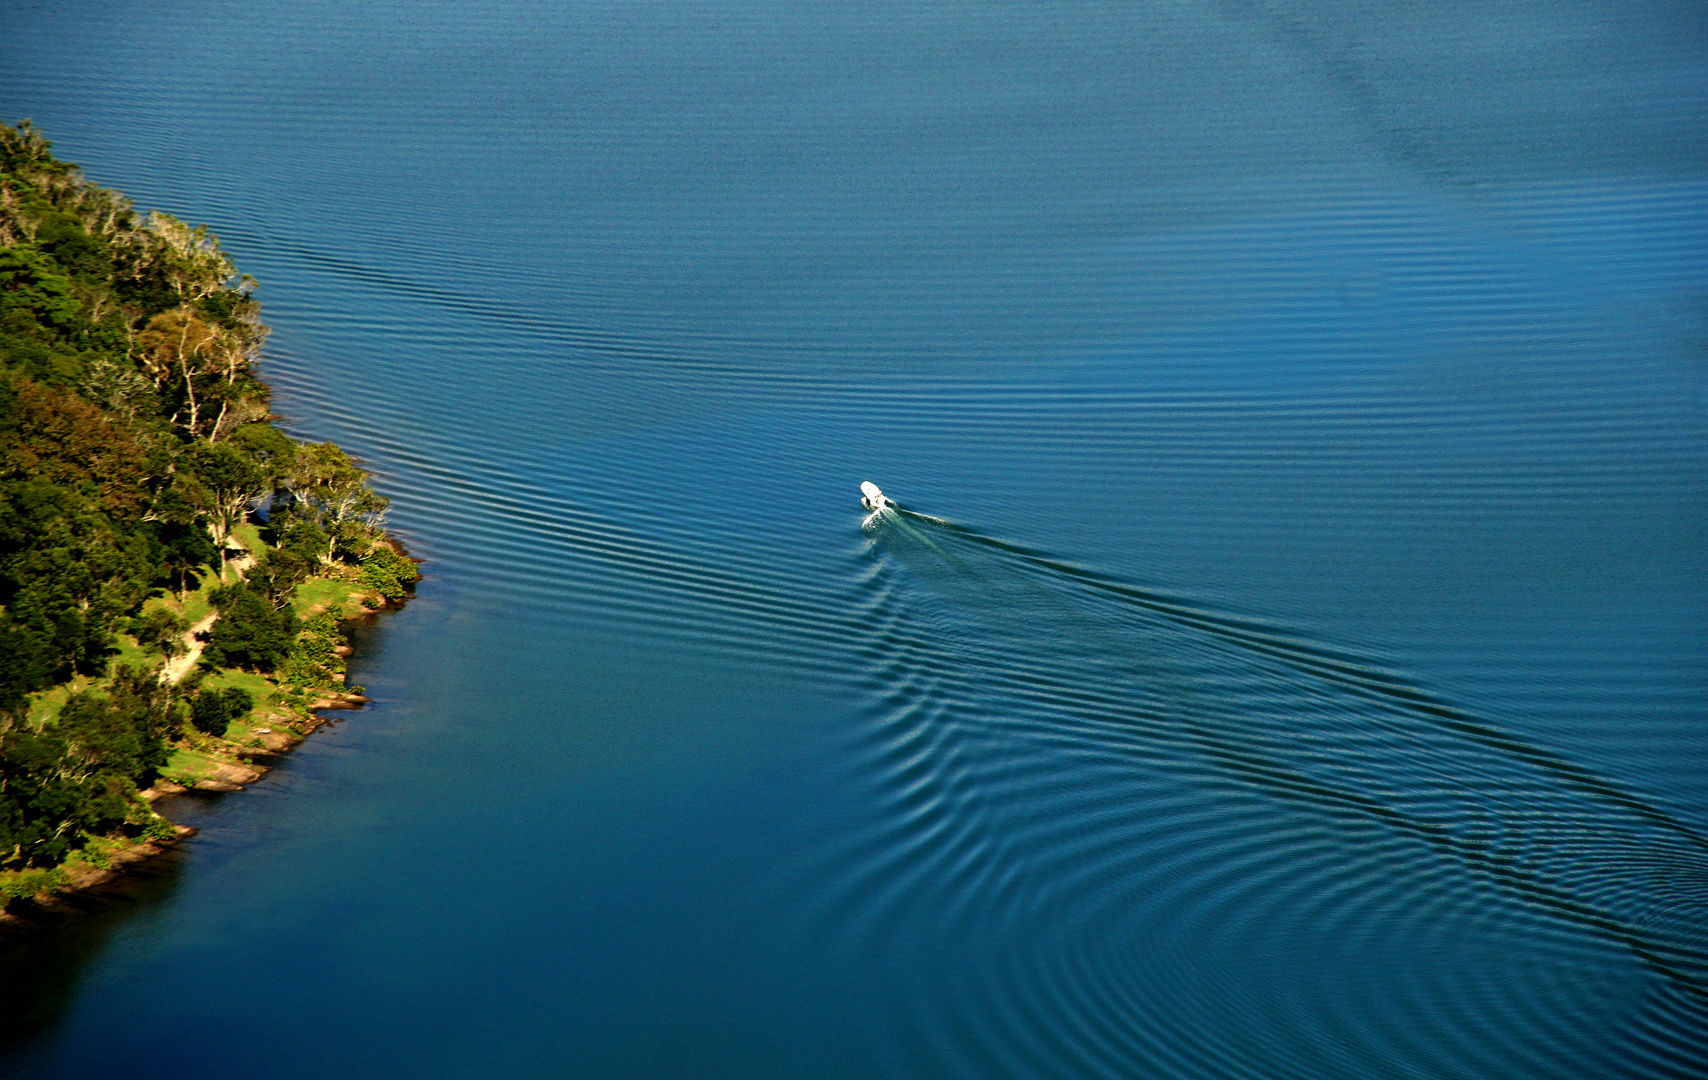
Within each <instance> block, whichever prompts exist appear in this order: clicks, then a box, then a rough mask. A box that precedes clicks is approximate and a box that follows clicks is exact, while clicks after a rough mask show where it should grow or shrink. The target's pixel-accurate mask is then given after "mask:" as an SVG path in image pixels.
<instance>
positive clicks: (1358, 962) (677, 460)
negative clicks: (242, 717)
mask: <svg viewBox="0 0 1708 1080" xmlns="http://www.w3.org/2000/svg"><path fill="white" fill-rule="evenodd" d="M1701 16H1702V10H1701V7H1700V5H1699V4H1694V3H1665V2H1646V0H1637V2H1631V0H1625V2H1621V3H1613V2H1610V0H1578V2H1574V3H1564V2H1561V3H1540V4H1521V3H1506V2H1496V3H1492V4H1491V3H1477V4H1471V3H1452V2H1438V3H1424V4H1417V5H1407V6H1404V7H1403V8H1389V7H1384V6H1380V5H1377V6H1371V5H1367V4H1352V3H1344V2H1338V0H1335V2H1325V3H1315V4H1304V3H1299V2H1296V0H1292V2H1288V0H1253V2H1242V0H1218V2H1205V3H1197V2H1180V3H1153V4H1133V3H1121V4H1116V3H1100V2H1089V3H1069V2H1062V3H1054V4H1048V5H1040V4H1014V3H998V2H969V3H948V2H940V0H919V2H915V3H909V4H893V3H886V2H882V0H873V2H864V0H862V2H853V3H843V4H828V3H815V2H811V0H808V2H802V3H791V4H784V3H769V2H754V3H739V2H734V3H687V2H682V0H632V2H624V3H618V2H588V3H581V2H560V3H546V2H511V3H502V4H500V3H493V2H489V0H475V2H469V3H463V4H455V5H452V4H443V3H424V2H419V0H374V2H350V0H344V2H339V3H329V2H325V0H302V2H296V3H290V4H270V5H231V4H220V3H212V2H209V0H181V2H177V3H173V4H151V3H140V2H135V0H111V2H101V3H95V2H89V0H64V2H57V3H39V2H30V0H18V2H14V3H11V4H9V5H8V6H7V10H6V11H5V13H4V14H0V116H4V118H5V119H7V120H9V121H15V120H17V119H19V118H22V117H25V116H28V117H32V118H33V119H34V120H35V121H36V122H37V123H38V124H39V125H40V126H41V127H42V128H43V130H44V131H45V133H46V134H47V136H48V137H49V138H50V139H53V140H54V141H55V144H56V153H58V154H59V155H60V156H62V157H65V158H68V159H70V160H74V161H78V162H80V163H82V165H83V166H84V168H85V170H86V172H87V173H88V174H89V175H90V176H91V177H93V178H94V179H96V180H97V181H99V182H101V183H104V184H108V185H111V186H114V187H117V188H119V189H121V190H123V191H125V192H126V193H128V194H129V195H130V196H132V197H133V198H134V199H135V200H136V202H137V204H138V206H139V207H140V208H142V209H151V208H159V209H163V210H167V211H169V212H171V213H174V214H176V215H178V216H181V217H184V218H186V219H189V220H192V221H201V222H207V223H208V224H209V225H211V226H212V228H213V229H214V231H215V232H217V233H218V234H219V235H220V236H221V237H222V238H223V241H224V244H225V247H226V249H227V250H228V251H229V252H231V253H232V254H233V256H234V257H235V259H236V261H237V263H238V265H239V266H240V267H241V268H242V269H243V270H245V271H247V272H249V273H251V274H254V275H255V276H256V277H257V278H259V279H260V281H261V289H260V292H259V293H258V296H259V298H260V299H261V300H262V301H263V302H264V304H265V313H264V318H265V320H266V321H267V322H268V323H269V324H270V325H271V326H272V327H273V331H274V332H273V336H272V338H271V341H270V343H269V352H268V359H267V361H266V363H265V365H264V375H265V377H266V378H267V379H268V380H269V381H270V382H271V383H272V384H273V385H274V387H275V389H276V394H275V405H276V408H277V409H278V411H279V412H280V413H281V414H283V415H284V416H285V417H286V426H287V427H288V429H289V430H290V431H291V432H292V433H293V434H295V435H297V436H299V437H302V438H311V439H333V440H336V441H337V442H339V443H340V444H342V445H344V446H346V447H348V448H349V449H351V450H352V451H353V452H354V453H356V454H358V455H360V456H361V457H362V458H363V459H365V460H366V461H367V462H368V464H369V466H370V467H371V468H372V469H374V470H375V473H376V484H377V485H378V487H379V488H380V489H381V490H382V491H383V492H384V493H385V494H387V495H389V496H390V497H391V499H392V500H393V512H392V517H391V525H392V527H393V528H394V529H395V530H396V531H397V532H398V533H399V535H401V536H402V537H403V538H404V539H405V540H406V542H407V543H408V545H409V546H410V548H411V550H412V552H413V553H414V554H416V555H418V556H420V557H422V558H424V559H426V560H427V562H426V563H425V565H424V567H423V569H424V570H425V572H426V575H427V576H426V579H425V580H424V581H423V582H422V584H421V586H420V590H419V598H418V599H417V600H416V601H415V602H413V603H412V604H410V605H409V606H408V607H407V608H405V609H404V610H403V611H401V612H398V613H396V614H393V615H388V616H386V617H384V618H382V619H381V620H379V621H378V622H377V624H376V625H374V626H372V627H370V628H366V629H364V630H363V631H362V632H361V635H360V640H359V651H358V653H357V655H356V657H355V659H354V660H353V663H352V669H351V679H352V681H353V682H356V683H360V684H362V685H364V686H366V687H367V688H368V691H369V693H370V694H371V695H372V696H373V697H374V698H375V704H374V705H373V706H372V707H371V708H369V709H367V710H366V711H363V712H359V713H349V714H342V719H341V720H340V722H339V723H337V724H336V725H335V726H334V727H332V728H331V729H328V730H327V731H324V732H322V733H320V734H318V735H316V736H315V737H313V738H312V739H311V740H310V741H309V743H308V744H307V745H306V746H305V747H304V748H303V749H302V750H301V751H299V752H298V753H297V754H295V755H294V756H293V757H292V758H291V759H290V760H289V762H288V763H287V764H286V765H285V766H283V767H282V768H280V769H279V770H277V771H276V772H275V773H273V774H272V775H271V776H269V777H268V778H267V779H266V780H265V781H263V782H261V783H259V784H257V785H255V786H254V787H252V788H251V789H250V790H249V791H247V792H244V793H242V794H236V795H232V796H228V797H223V798H219V799H212V800H195V801H180V802H179V803H177V804H176V805H173V806H171V807H170V808H169V813H170V814H171V815H172V816H174V817H175V818H176V819H177V820H179V821H182V822H185V823H189V824H193V825H196V826H198V827H199V828H200V830H201V832H200V834H199V835H198V836H197V837H196V838H195V839H194V841H193V842H191V843H190V844H189V845H187V848H186V851H185V852H184V854H183V856H182V857H181V858H180V859H178V860H177V861H175V862H173V863H171V864H170V865H169V866H166V867H163V868H161V869H160V870H159V872H158V873H157V875H156V876H155V877H154V879H152V880H151V881H150V882H148V883H146V884H145V885H144V886H142V887H140V888H139V893H138V897H137V899H136V900H135V901H134V902H133V903H130V904H126V905H123V906H122V907H119V908H115V909H113V910H111V911H108V912H105V913H102V914H100V915H98V916H93V917H90V918H88V919H85V920H82V921H80V922H79V923H77V924H75V925H72V926H69V927H66V928H64V929H62V930H61V931H59V932H57V933H55V934H53V935H50V936H49V937H47V938H44V939H41V940H39V941H36V942H33V943H31V944H29V945H28V946H25V947H23V948H21V949H17V950H14V951H12V952H11V953H10V954H8V955H7V956H6V957H5V958H3V959H0V981H3V982H5V983H7V984H9V987H10V988H9V989H8V991H7V994H8V997H9V999H10V1000H12V1001H14V1002H23V1003H27V1004H26V1005H14V1008H13V1015H12V1017H11V1018H10V1021H9V1022H8V1024H7V1025H6V1032H7V1034H6V1036H5V1041H4V1043H3V1044H0V1074H4V1075H9V1076H10V1075H15V1076H63V1077H105V1076H114V1075H125V1076H128V1077H133V1078H142V1077H154V1076H160V1077H167V1076H179V1075H182V1074H183V1072H184V1071H185V1070H186V1069H189V1070H192V1071H195V1070H202V1069H210V1068H219V1069H222V1070H228V1071H234V1072H239V1073H242V1074H243V1075H246V1076H253V1077H302V1076H311V1075H327V1076H353V1075H383V1076H412V1077H438V1076H446V1077H450V1076H507V1075H551V1076H573V1077H609V1078H630V1077H651V1076H658V1077H696V1078H698V1077H728V1078H743V1080H756V1078H769V1077H777V1078H804V1077H815V1078H848V1080H855V1078H872V1077H894V1078H940V1077H941V1078H967V1080H994V1078H1017V1080H1018V1078H1060V1077H1146V1078H1156V1077H1167V1078H1187V1077H1218V1078H1225V1077H1252V1078H1256V1077H1282V1076H1285V1077H1310V1078H1339V1077H1345V1078H1358V1080H1370V1078H1377V1077H1382V1078H1386V1077H1393V1078H1419V1077H1463V1076H1477V1077H1483V1078H1497V1077H1498V1078H1519V1077H1534V1078H1543V1077H1546V1078H1550V1080H1560V1078H1573V1077H1583V1078H1603V1080H1604V1078H1609V1077H1674V1076H1678V1077H1683V1076H1700V1075H1704V1074H1708V736H1705V734H1704V729H1703V722H1704V702H1705V701H1708V663H1705V660H1708V648H1705V646H1708V575H1705V573H1704V565H1705V559H1704V556H1705V553H1708V48H1705V45H1708V33H1705V26H1708V24H1705V23H1704V21H1703V19H1702V17H1701ZM865 480H870V481H873V482H876V483H877V484H879V485H880V486H882V487H883V489H884V490H885V492H886V493H888V494H889V495H890V496H891V497H892V498H894V499H895V500H897V501H898V503H899V504H900V506H901V509H900V510H896V511H889V512H885V513H883V514H880V515H878V516H876V517H875V518H873V519H872V520H870V521H867V520H866V517H867V515H866V514H865V512H864V511H863V510H862V509H861V507H860V505H859V484H860V482H861V481H865Z"/></svg>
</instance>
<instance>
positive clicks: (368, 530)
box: [286, 443, 391, 562]
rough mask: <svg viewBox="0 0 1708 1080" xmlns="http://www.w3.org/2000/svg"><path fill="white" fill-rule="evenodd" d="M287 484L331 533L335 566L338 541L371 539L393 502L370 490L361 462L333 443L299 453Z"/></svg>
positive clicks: (328, 550)
mask: <svg viewBox="0 0 1708 1080" xmlns="http://www.w3.org/2000/svg"><path fill="white" fill-rule="evenodd" d="M286 485H287V488H288V489H289V491H290V493H291V496H292V497H293V498H294V499H295V500H296V502H297V504H298V507H299V508H300V509H301V510H303V511H304V512H305V513H306V515H307V516H308V517H309V518H310V519H312V520H313V521H314V522H315V523H316V524H317V525H318V526H319V527H320V529H321V530H322V531H323V532H325V533H326V535H327V542H326V553H325V555H324V556H322V558H323V559H324V560H325V561H327V562H331V561H332V557H333V555H334V554H335V552H336V551H337V548H338V543H339V542H340V541H344V542H345V543H346V544H350V543H352V542H354V541H356V540H359V539H362V538H371V537H372V536H373V535H374V534H376V533H378V532H379V531H380V526H381V524H382V523H383V522H384V521H385V512H386V508H387V507H389V506H390V505H391V500H389V499H386V498H383V497H382V496H380V495H377V494H375V492H374V490H373V489H372V488H370V487H369V486H368V472H367V470H366V469H364V468H362V466H361V463H360V462H359V461H357V460H356V459H355V458H352V457H351V456H350V455H349V454H346V453H345V452H344V451H343V450H342V449H340V448H339V447H337V446H335V445H333V444H332V443H308V444H306V445H304V446H303V447H301V448H300V449H299V450H298V451H297V455H296V459H295V460H294V461H293V462H292V464H291V468H290V471H289V473H288V474H287V476H286Z"/></svg>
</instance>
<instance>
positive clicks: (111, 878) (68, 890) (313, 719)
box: [0, 535, 419, 950]
mask: <svg viewBox="0 0 1708 1080" xmlns="http://www.w3.org/2000/svg"><path fill="white" fill-rule="evenodd" d="M385 543H386V544H387V545H388V546H390V547H391V548H392V549H393V550H394V551H396V552H397V553H398V554H399V555H401V556H402V557H404V558H410V556H409V555H408V554H407V552H406V551H405V549H404V547H403V545H402V543H401V542H399V541H398V540H397V539H396V538H395V537H392V536H389V535H388V536H387V537H386V539H385ZM410 561H411V562H416V563H419V560H415V559H410ZM414 599H415V590H414V584H413V583H411V584H410V585H409V586H408V587H407V589H406V592H405V595H404V596H402V597H400V598H395V599H393V598H387V597H384V596H380V595H379V594H378V593H376V592H373V591H369V590H365V589H361V588H358V587H354V586H352V587H350V588H349V589H348V590H346V591H345V593H344V594H343V596H342V597H341V600H342V601H343V602H342V604H341V605H340V606H339V608H338V611H339V614H340V616H341V617H339V618H338V619H337V622H336V626H337V630H338V636H339V639H340V644H339V645H338V646H337V648H336V649H335V652H336V653H337V654H338V656H339V657H340V659H346V658H348V657H349V656H351V655H352V654H353V652H354V649H353V647H352V646H351V644H350V635H349V628H351V627H353V626H356V625H359V624H363V623H370V622H377V621H378V619H379V618H380V617H381V616H383V615H387V614H390V613H392V612H395V611H399V610H402V609H403V607H404V606H406V605H407V604H408V603H409V602H410V601H411V600H414ZM351 605H359V608H360V609H359V610H355V609H353V608H352V606H351ZM203 632H204V633H205V632H206V628H204V630H203ZM221 670H224V669H221ZM264 678H265V680H266V682H267V683H268V684H269V685H271V686H272V687H273V690H274V692H275V693H280V694H282V693H283V692H284V689H283V686H282V684H281V683H280V682H279V681H278V679H277V678H274V677H271V676H266V677H264ZM334 678H336V679H338V680H340V682H341V681H342V680H343V679H344V673H343V672H339V673H337V674H336V675H335V676H334ZM319 692H320V695H321V696H319V697H316V698H314V699H313V700H312V701H310V702H308V703H307V704H306V705H303V706H301V707H300V709H299V708H295V707H292V706H290V705H288V704H286V703H282V702H269V703H268V704H267V706H265V707H258V708H257V709H256V710H255V714H256V715H262V714H264V718H265V719H266V721H267V723H266V725H265V726H262V727H259V728H256V727H254V726H250V727H248V729H247V731H248V734H249V735H250V740H249V741H248V742H247V743H245V744H239V743H238V742H236V741H235V740H232V739H229V738H216V737H212V736H206V737H204V739H203V740H202V741H201V742H200V744H199V745H198V746H197V747H196V751H195V752H196V753H197V754H198V755H199V756H201V757H203V758H205V759H207V760H208V761H210V762H214V763H215V765H214V768H213V769H212V770H211V771H210V772H209V773H208V774H207V775H206V776H202V777H200V778H198V779H196V780H195V782H193V783H190V784H184V783H181V782H179V781H178V780H173V779H169V778H168V777H167V776H165V775H162V776H159V777H157V778H156V779H155V781H154V782H153V783H152V784H151V785H150V786H149V787H147V788H144V789H142V790H140V791H138V792H137V794H138V795H139V796H140V797H141V798H142V799H143V800H144V801H145V802H147V803H148V804H149V805H150V807H151V808H152V806H153V804H154V803H155V802H157V801H159V800H160V799H164V798H171V797H176V796H192V797H194V796H201V797H210V796H215V797H218V796H225V795H230V794H233V793H236V792H239V791H244V790H246V789H247V788H248V787H249V786H250V785H252V784H256V783H259V782H260V781H262V780H264V779H266V777H267V776H268V774H270V773H271V772H272V771H273V770H274V769H275V768H277V767H278V765H279V764H282V761H272V762H258V761H257V760H256V759H258V758H270V759H282V758H284V757H285V755H287V754H290V753H292V752H294V751H295V750H296V749H297V748H298V747H300V746H302V745H303V744H304V743H305V742H307V741H308V739H309V736H311V735H313V734H314V733H315V732H317V731H319V730H320V729H321V728H324V727H327V726H329V725H331V724H332V723H334V720H333V718H331V717H327V716H323V715H321V714H323V713H328V712H345V711H361V710H363V709H365V708H366V706H368V705H369V704H371V703H372V701H373V699H372V698H370V697H368V696H367V695H366V694H364V693H358V692H356V691H353V690H343V689H336V690H334V689H328V688H322V689H321V690H320V691H319ZM228 734H229V733H228ZM180 779H189V777H182V776H181V777H180ZM158 813H159V812H158V811H156V814H158ZM159 816H160V818H161V819H162V820H165V821H166V822H168V823H169V824H170V825H171V827H172V830H173V833H174V835H173V836H172V838H171V839H158V838H157V839H148V838H142V837H139V838H136V839H133V840H131V841H130V842H128V843H124V844H121V845H119V846H115V847H113V848H111V849H110V850H107V851H105V852H103V853H102V855H101V858H102V860H103V861H104V863H105V865H97V864H96V863H92V862H87V861H67V862H66V863H64V864H61V866H60V867H57V868H56V869H57V870H58V871H60V873H61V874H62V877H61V880H60V881H58V882H56V883H55V884H53V885H52V886H51V887H48V888H44V889H41V890H38V891H37V892H35V893H33V894H31V895H28V896H22V897H16V898H13V899H11V900H9V901H4V902H0V950H5V949H7V948H10V947H12V946H14V945H18V944H21V943H23V942H25V941H29V940H33V939H36V938H38V937H40V936H41V935H43V934H47V933H52V932H53V931H55V930H57V929H59V928H60V927H62V926H64V925H65V924H66V923H67V922H70V921H72V920H75V919H77V918H79V917H80V916H83V915H88V914H92V913H94V912H97V911H104V910H108V909H111V908H113V907H114V906H117V905H120V904H126V903H131V902H133V901H134V899H135V897H134V896H133V895H131V893H132V892H133V890H132V889H131V888H130V887H129V886H131V885H133V884H135V883H136V882H138V881H141V880H143V879H147V878H150V877H152V876H154V874H155V871H156V869H157V865H158V864H159V862H160V860H161V859H162V858H166V857H177V858H187V857H188V855H189V847H188V846H187V841H189V840H190V839H191V838H193V837H194V836H195V835H196V834H197V833H198V832H200V831H201V830H200V829H197V828H195V827H193V826H189V825H180V824H178V823H177V822H173V821H171V819H170V818H166V817H165V816H164V815H159Z"/></svg>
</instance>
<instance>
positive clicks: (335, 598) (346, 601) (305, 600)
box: [292, 577, 368, 619]
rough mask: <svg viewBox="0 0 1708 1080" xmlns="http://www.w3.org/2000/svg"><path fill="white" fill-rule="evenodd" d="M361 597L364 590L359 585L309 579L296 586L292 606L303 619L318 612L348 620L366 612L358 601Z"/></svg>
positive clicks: (324, 579) (339, 580) (338, 579)
mask: <svg viewBox="0 0 1708 1080" xmlns="http://www.w3.org/2000/svg"><path fill="white" fill-rule="evenodd" d="M363 595H365V590H363V589H362V587H361V586H360V585H357V584H355V583H353V582H349V581H345V580H343V579H342V578H331V577H324V578H320V577H317V578H310V579H309V580H308V581H305V582H303V583H302V584H301V585H298V586H297V595H296V601H295V603H294V604H293V605H292V606H293V607H295V609H296V613H297V615H299V616H300V617H302V618H304V619H307V618H309V617H310V616H311V615H314V614H316V613H317V612H319V611H330V612H332V615H333V617H334V618H348V617H349V616H351V615H359V614H361V613H362V612H365V611H367V610H368V609H367V608H366V607H364V606H363V604H362V601H361V599H360V597H361V596H363Z"/></svg>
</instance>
